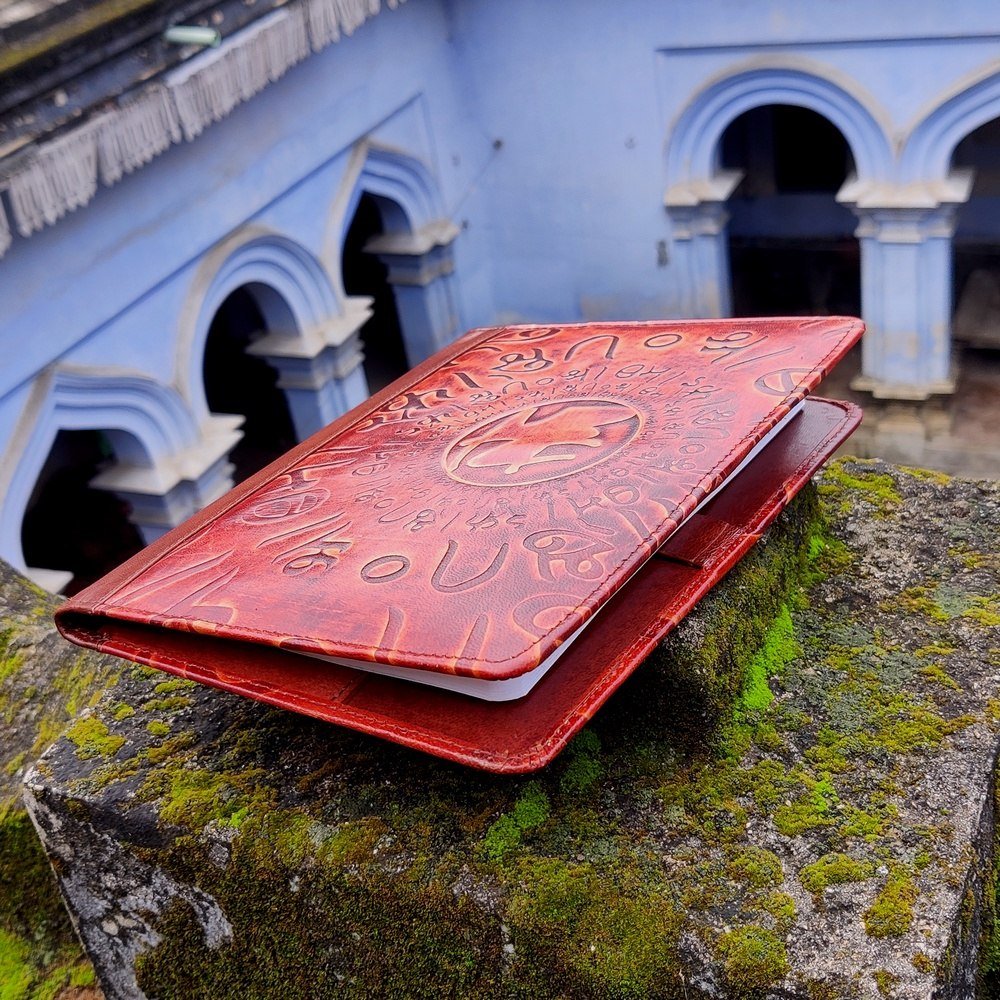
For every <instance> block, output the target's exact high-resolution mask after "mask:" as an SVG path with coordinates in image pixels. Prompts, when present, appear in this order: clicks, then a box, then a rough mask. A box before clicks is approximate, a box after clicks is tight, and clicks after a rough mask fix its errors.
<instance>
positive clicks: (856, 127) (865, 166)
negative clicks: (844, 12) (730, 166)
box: [667, 58, 893, 193]
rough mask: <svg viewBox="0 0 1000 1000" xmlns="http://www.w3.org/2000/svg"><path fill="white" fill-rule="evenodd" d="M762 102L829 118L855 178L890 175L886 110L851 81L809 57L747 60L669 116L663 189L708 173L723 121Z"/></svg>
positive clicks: (712, 166) (715, 159) (714, 168)
mask: <svg viewBox="0 0 1000 1000" xmlns="http://www.w3.org/2000/svg"><path fill="white" fill-rule="evenodd" d="M769 104H791V105H794V106H796V107H802V108H808V109H810V110H812V111H815V112H817V113H818V114H821V115H823V117H824V118H827V119H828V120H829V121H831V122H832V123H833V124H834V125H835V126H836V127H837V128H838V129H840V131H841V133H842V134H843V136H844V138H845V139H846V141H847V144H848V145H849V146H850V148H851V152H852V154H853V156H854V163H855V168H856V170H857V174H858V177H859V178H861V179H865V180H883V179H885V178H887V177H889V176H890V175H891V173H892V164H893V155H892V145H891V143H890V141H889V139H888V134H889V128H888V116H887V115H886V114H885V113H884V112H883V111H882V110H881V109H880V108H878V106H877V105H876V103H875V101H874V100H873V99H872V98H871V97H870V96H869V95H867V94H865V93H864V92H863V91H862V90H861V89H860V88H859V87H858V86H857V85H856V84H855V83H853V82H852V81H851V80H849V79H847V78H845V77H843V76H841V75H840V74H838V73H837V72H836V71H834V70H832V69H830V68H829V67H827V66H824V65H823V64H822V63H819V62H816V61H814V60H807V59H788V58H786V59H781V60H775V59H768V61H767V62H766V63H765V64H761V63H760V62H759V61H757V60H755V61H753V62H751V63H744V64H741V65H739V66H737V67H735V68H733V69H730V70H728V71H727V72H726V73H725V75H723V76H721V77H719V78H717V79H715V80H714V81H712V82H711V83H709V84H708V85H707V86H706V87H704V88H703V89H702V90H701V91H699V92H698V93H697V94H696V95H695V96H694V98H693V99H692V100H691V102H690V103H689V104H688V105H687V107H686V108H685V109H684V110H683V111H682V112H681V114H680V115H679V117H678V118H677V120H676V122H675V123H674V125H673V128H672V129H671V132H670V138H669V145H668V147H667V178H668V193H669V191H670V189H671V188H674V187H676V186H679V185H690V184H692V183H695V184H697V183H698V182H703V181H707V180H710V179H711V178H712V177H713V176H714V175H715V174H716V173H717V171H718V150H719V140H720V139H721V138H722V133H723V132H724V131H725V129H726V127H727V126H728V125H729V124H730V123H731V122H732V121H733V120H734V119H736V118H737V117H739V115H741V114H743V113H744V112H745V111H750V110H751V109H753V108H758V107H763V106H765V105H769Z"/></svg>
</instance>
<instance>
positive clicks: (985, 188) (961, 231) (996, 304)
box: [952, 119, 1000, 350]
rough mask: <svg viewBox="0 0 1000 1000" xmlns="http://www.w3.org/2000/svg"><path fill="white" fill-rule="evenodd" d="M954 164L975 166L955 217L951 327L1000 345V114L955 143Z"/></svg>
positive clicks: (983, 344) (973, 339) (963, 337)
mask: <svg viewBox="0 0 1000 1000" xmlns="http://www.w3.org/2000/svg"><path fill="white" fill-rule="evenodd" d="M952 167H953V168H955V169H963V168H970V167H971V168H972V169H973V170H974V171H975V180H974V182H973V185H972V193H971V195H970V196H969V200H968V201H967V202H966V203H965V204H964V205H960V206H959V207H958V212H957V215H956V219H955V235H954V238H953V241H952V246H953V257H952V268H953V283H952V288H953V298H954V303H953V307H954V312H955V315H954V320H953V323H952V331H953V333H954V336H955V339H956V340H957V341H959V342H964V343H966V344H968V345H970V346H972V347H977V348H982V349H987V350H996V349H1000V119H994V120H993V121H991V122H987V123H986V124H985V125H982V126H980V127H979V128H977V129H976V130H975V131H974V132H970V133H969V135H967V136H966V137H965V138H964V139H963V140H962V141H961V142H960V143H959V144H958V146H957V147H956V148H955V153H954V155H953V156H952Z"/></svg>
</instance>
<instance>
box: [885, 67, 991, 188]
mask: <svg viewBox="0 0 1000 1000" xmlns="http://www.w3.org/2000/svg"><path fill="white" fill-rule="evenodd" d="M994 118H1000V68H998V66H997V63H996V61H994V62H991V63H990V64H988V65H987V66H984V67H980V68H979V69H978V70H976V71H975V72H974V73H972V74H970V75H969V76H967V77H965V78H964V79H963V80H961V81H959V82H958V83H957V84H955V85H954V86H953V87H952V88H951V89H950V90H949V91H948V92H947V93H946V94H945V96H944V97H943V98H941V99H939V100H938V101H937V103H936V104H935V105H934V106H933V108H931V109H930V110H928V111H926V112H925V113H924V114H922V115H921V116H920V117H919V118H918V120H917V124H916V125H914V126H913V128H912V129H911V130H910V132H909V134H908V136H907V139H906V142H905V143H904V145H903V149H902V152H901V154H900V179H901V180H902V181H903V182H904V183H910V182H913V181H937V180H944V179H945V178H947V177H948V176H949V174H950V173H951V158H952V154H953V153H954V152H955V147H956V146H957V145H958V144H959V143H960V142H961V141H962V140H963V139H964V138H965V137H966V136H967V135H968V134H969V133H970V132H974V131H975V130H976V129H977V128H979V126H980V125H985V124H986V123H987V122H988V121H992V120H993V119H994Z"/></svg>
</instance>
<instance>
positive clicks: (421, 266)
mask: <svg viewBox="0 0 1000 1000" xmlns="http://www.w3.org/2000/svg"><path fill="white" fill-rule="evenodd" d="M460 232H461V230H460V229H459V228H458V226H456V225H455V223H453V222H452V221H451V220H450V219H436V220H434V221H433V222H428V223H427V224H426V225H423V226H421V227H420V228H419V229H415V230H413V231H412V232H405V233H383V234H382V235H381V236H376V237H374V238H373V239H370V240H369V241H368V242H367V243H366V244H365V253H370V254H374V255H375V256H376V257H378V259H379V260H381V261H382V263H383V264H385V266H386V267H387V268H388V269H389V273H388V275H387V276H386V280H387V281H388V282H389V284H390V285H429V284H430V283H431V282H433V281H436V280H437V279H438V278H440V277H443V276H445V275H448V274H451V273H452V272H453V271H454V270H455V262H454V260H453V258H452V253H451V245H452V243H454V242H455V238H456V237H457V236H458V234H459V233H460Z"/></svg>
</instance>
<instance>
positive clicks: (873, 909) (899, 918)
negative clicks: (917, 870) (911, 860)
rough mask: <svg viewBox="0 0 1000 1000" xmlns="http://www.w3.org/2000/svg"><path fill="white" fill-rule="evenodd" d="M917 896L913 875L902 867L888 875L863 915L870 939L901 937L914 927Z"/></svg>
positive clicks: (917, 891)
mask: <svg viewBox="0 0 1000 1000" xmlns="http://www.w3.org/2000/svg"><path fill="white" fill-rule="evenodd" d="M919 894H920V892H919V890H918V889H917V884H916V882H915V881H914V880H913V873H912V872H910V871H909V870H908V869H906V868H904V867H903V866H898V867H895V868H893V869H892V870H891V871H890V872H889V877H888V878H887V879H886V882H885V885H884V886H883V887H882V891H881V892H880V893H879V894H878V896H877V897H876V899H875V902H874V903H873V904H872V905H871V906H870V907H869V908H868V909H867V910H866V911H865V917H864V919H865V930H866V931H867V932H868V936H869V937H878V938H884V937H900V936H901V935H903V934H905V933H906V932H907V931H908V930H909V929H910V926H911V925H912V923H913V904H914V903H915V902H916V900H917V897H918V896H919Z"/></svg>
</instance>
